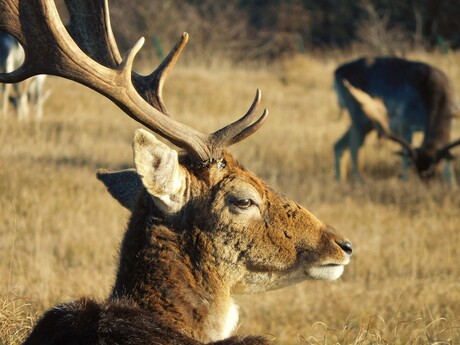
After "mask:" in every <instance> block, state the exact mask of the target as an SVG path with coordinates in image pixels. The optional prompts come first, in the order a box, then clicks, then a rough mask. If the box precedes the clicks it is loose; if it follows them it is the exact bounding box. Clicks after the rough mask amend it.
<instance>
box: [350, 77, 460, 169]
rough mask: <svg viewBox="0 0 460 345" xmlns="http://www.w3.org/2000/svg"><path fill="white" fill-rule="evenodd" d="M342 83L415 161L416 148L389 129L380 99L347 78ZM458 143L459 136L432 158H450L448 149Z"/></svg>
mask: <svg viewBox="0 0 460 345" xmlns="http://www.w3.org/2000/svg"><path fill="white" fill-rule="evenodd" d="M343 84H344V85H345V87H346V88H347V89H348V91H349V92H350V93H351V95H352V96H353V97H354V98H355V99H356V101H357V102H358V103H359V104H360V105H361V107H362V110H363V112H364V114H365V115H366V116H367V117H368V118H369V119H370V120H371V121H374V122H376V123H378V124H379V125H380V127H381V129H382V131H383V133H384V135H385V136H386V137H387V138H388V139H390V140H393V141H394V142H397V143H398V144H400V145H401V146H402V148H403V149H404V150H405V151H406V152H407V154H408V155H409V157H410V158H411V160H412V161H415V160H416V158H417V149H416V148H414V147H413V146H412V144H411V143H409V142H408V141H407V140H405V139H404V138H403V137H401V136H399V135H398V134H396V133H394V132H393V131H392V130H391V129H390V123H389V117H388V112H387V109H386V107H385V105H384V104H383V102H382V100H380V99H375V98H372V97H371V96H370V95H369V94H367V93H366V92H364V91H362V90H360V89H357V88H355V87H354V86H353V85H351V84H350V82H349V81H348V80H343ZM458 145H460V138H459V139H457V140H455V141H453V142H451V143H449V144H447V145H445V146H443V147H441V148H440V149H438V150H437V151H436V155H435V157H434V159H435V160H436V161H437V162H439V161H440V160H441V159H446V158H447V159H449V158H451V155H450V152H449V150H451V149H452V148H454V147H455V146H458Z"/></svg>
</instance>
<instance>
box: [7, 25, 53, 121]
mask: <svg viewBox="0 0 460 345" xmlns="http://www.w3.org/2000/svg"><path fill="white" fill-rule="evenodd" d="M23 60H24V50H23V49H22V47H21V45H20V44H19V43H18V42H17V41H16V40H15V39H14V37H13V36H11V35H9V34H8V33H6V32H0V72H3V73H9V72H12V71H14V70H15V69H16V68H18V67H19V66H20V65H21V64H22V62H23ZM45 78H46V76H45V75H37V76H34V77H32V78H29V79H27V80H26V81H24V82H21V83H15V84H14V85H13V88H11V85H9V84H2V87H1V97H0V102H1V106H0V107H1V112H2V114H3V116H5V115H6V114H7V113H8V106H9V104H10V103H12V104H13V105H14V108H15V110H16V114H17V117H18V119H20V120H24V119H27V118H29V115H30V114H33V115H34V117H35V119H36V120H38V121H39V120H41V119H42V117H43V105H44V103H45V101H46V99H47V98H48V96H49V91H46V92H44V87H43V86H44V83H45ZM12 91H13V92H12Z"/></svg>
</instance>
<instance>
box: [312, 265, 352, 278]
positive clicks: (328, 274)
mask: <svg viewBox="0 0 460 345" xmlns="http://www.w3.org/2000/svg"><path fill="white" fill-rule="evenodd" d="M343 270H344V267H343V265H338V266H319V267H312V268H310V269H309V270H308V274H309V275H310V276H311V277H312V278H313V279H322V280H335V279H337V278H339V277H340V276H341V275H342V273H343Z"/></svg>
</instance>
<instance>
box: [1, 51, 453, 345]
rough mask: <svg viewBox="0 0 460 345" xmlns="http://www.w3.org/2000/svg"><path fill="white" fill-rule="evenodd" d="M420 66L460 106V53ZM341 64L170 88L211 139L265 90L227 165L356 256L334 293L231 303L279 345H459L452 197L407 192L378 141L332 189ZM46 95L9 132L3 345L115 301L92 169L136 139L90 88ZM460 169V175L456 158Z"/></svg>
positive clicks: (296, 62)
mask: <svg viewBox="0 0 460 345" xmlns="http://www.w3.org/2000/svg"><path fill="white" fill-rule="evenodd" d="M348 58H350V56H348ZM411 58H416V59H420V60H423V61H426V62H429V63H432V64H434V65H436V66H438V67H440V68H441V69H443V70H444V71H445V72H447V74H448V75H449V76H450V78H451V79H452V81H453V83H454V86H455V89H456V90H457V94H458V95H460V54H458V53H457V54H455V53H451V54H449V55H445V56H438V55H433V54H432V55H427V54H419V55H414V56H411ZM344 59H346V57H345V58H344V57H337V56H335V57H334V56H328V57H327V59H324V58H321V57H312V56H299V57H297V58H295V59H291V60H289V61H284V62H280V63H277V64H275V65H264V66H256V67H254V66H248V67H241V66H239V67H231V66H224V65H223V64H219V63H216V64H215V66H211V67H205V66H187V67H183V66H184V64H183V65H182V67H181V66H178V67H176V69H175V70H174V72H173V74H172V75H171V77H170V78H169V79H168V82H167V84H166V88H165V100H166V103H167V105H168V109H169V110H170V111H171V113H173V114H176V115H175V117H176V118H177V119H180V120H181V121H183V122H185V123H187V124H189V125H191V126H194V127H196V128H198V129H200V130H203V131H206V132H210V131H212V130H215V129H216V128H218V127H220V126H222V125H223V124H225V123H228V122H230V121H231V120H234V119H236V118H237V117H239V116H240V115H242V114H243V113H245V111H246V110H247V107H249V105H250V103H251V101H252V99H253V96H254V93H255V90H256V88H257V87H258V88H261V90H262V95H263V96H262V104H263V106H264V107H267V108H268V109H269V111H270V115H269V118H268V120H267V122H266V124H265V125H264V127H263V128H262V129H261V130H260V131H259V132H257V133H256V134H255V135H254V136H252V137H251V138H249V139H247V140H246V141H244V142H243V143H241V144H239V145H236V146H235V147H234V148H233V149H232V152H233V153H234V154H235V156H236V157H237V158H238V159H239V160H240V161H241V162H242V163H243V164H244V165H245V166H246V167H248V168H249V169H250V170H253V171H255V172H256V173H258V174H259V176H261V177H263V178H264V179H265V180H267V181H268V182H269V183H270V184H271V185H272V186H273V187H274V188H275V189H277V190H278V191H281V192H283V193H285V194H286V195H288V196H289V197H291V198H293V199H294V200H296V201H298V202H300V203H301V204H302V205H304V206H306V207H307V208H308V209H309V210H311V211H312V212H313V213H314V214H316V215H317V216H318V217H319V218H320V219H322V220H323V221H325V222H327V223H329V224H331V225H333V226H334V227H336V228H337V229H338V230H340V232H342V233H343V234H345V235H347V236H348V237H349V238H350V239H351V240H352V242H353V244H354V247H355V253H356V254H355V255H354V256H353V259H352V262H351V264H350V265H349V266H348V267H347V268H346V270H345V273H344V275H343V277H342V278H341V279H339V280H338V281H334V282H322V281H308V282H304V283H302V284H299V285H296V286H293V287H290V288H286V289H283V290H279V291H273V292H268V293H264V294H260V295H255V296H239V297H237V300H238V302H239V305H240V326H239V328H238V332H239V333H241V334H249V333H251V334H265V335H267V336H268V337H270V338H272V339H274V344H340V345H344V344H460V265H459V262H460V193H459V190H453V189H452V188H449V187H448V186H446V185H445V184H443V183H442V182H441V181H435V182H434V183H432V184H431V185H429V186H426V185H422V184H421V183H420V182H419V181H418V180H417V179H416V177H415V176H412V178H411V180H410V181H409V182H401V181H400V180H399V179H398V178H397V175H398V172H399V160H398V158H397V157H396V156H395V155H394V154H393V153H394V151H396V150H397V149H398V147H397V146H395V145H394V144H392V143H389V142H384V143H378V142H377V139H376V137H375V136H374V135H371V136H369V138H368V139H367V142H366V145H365V147H364V149H363V150H362V156H361V158H362V159H361V161H362V169H363V173H364V175H365V176H366V182H365V183H364V185H356V184H354V183H352V181H349V182H348V183H342V184H339V183H336V182H335V181H334V178H333V156H332V145H333V143H334V141H335V140H336V139H337V138H338V137H339V136H340V135H341V134H342V133H343V132H344V131H345V129H346V127H347V126H348V123H349V119H348V117H347V116H344V117H343V118H340V119H339V118H338V107H337V102H336V98H335V94H334V93H333V91H332V87H331V84H332V72H333V70H334V68H335V67H336V66H337V65H338V64H339V63H341V62H343V61H344ZM48 87H49V88H50V89H51V91H52V95H51V97H50V99H49V100H48V102H47V104H46V107H45V117H44V119H43V121H42V122H41V123H39V124H36V123H33V122H30V123H25V122H24V123H22V122H18V121H16V120H15V119H12V118H3V119H1V123H2V124H1V126H0V165H1V169H0V277H1V278H0V343H1V344H18V343H20V342H21V341H22V340H23V339H24V338H25V337H26V335H27V334H28V332H29V331H30V329H31V327H32V325H33V323H34V322H35V321H36V320H37V318H38V317H39V316H40V314H41V313H42V312H43V311H44V310H46V309H47V308H50V307H52V306H53V305H55V304H57V303H60V302H64V301H69V300H72V299H74V298H77V297H79V296H82V295H86V296H94V297H96V298H99V299H103V298H104V297H105V296H107V294H108V292H109V290H110V288H111V284H112V282H113V280H114V273H115V268H116V267H115V265H116V260H117V248H118V245H119V242H120V240H121V237H122V234H123V231H124V228H125V225H126V222H127V220H128V217H129V214H128V212H127V211H126V210H124V209H123V208H122V207H121V206H119V205H118V203H117V202H116V201H115V200H113V199H112V198H111V197H110V196H109V194H108V193H107V192H106V191H105V188H104V187H103V185H102V184H101V183H100V182H99V181H97V180H96V178H95V171H96V169H97V168H100V167H103V168H109V169H121V168H125V167H129V166H131V165H132V163H131V162H132V155H131V137H132V134H133V130H134V129H135V128H137V127H139V126H138V125H137V124H136V123H134V121H133V120H131V119H130V118H128V117H127V116H125V115H123V114H122V112H121V111H120V110H119V109H118V108H117V107H115V106H114V105H113V104H111V103H110V102H109V101H107V100H105V99H103V97H102V96H99V95H97V94H95V93H94V92H92V91H90V90H89V89H86V88H84V87H82V86H78V85H76V84H72V83H71V82H68V81H65V80H62V79H56V78H51V79H49V82H48ZM454 134H455V135H454V136H455V137H458V136H460V123H459V122H458V121H457V122H456V123H455V126H454ZM418 139H420V138H418ZM459 151H460V148H457V149H456V151H455V152H454V153H457V154H460V152H459ZM455 165H456V170H457V172H458V175H459V176H460V160H457V161H456V163H455Z"/></svg>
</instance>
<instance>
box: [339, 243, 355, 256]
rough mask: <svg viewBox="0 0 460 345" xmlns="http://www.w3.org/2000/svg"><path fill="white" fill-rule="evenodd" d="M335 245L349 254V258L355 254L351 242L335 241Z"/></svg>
mask: <svg viewBox="0 0 460 345" xmlns="http://www.w3.org/2000/svg"><path fill="white" fill-rule="evenodd" d="M335 243H337V244H338V246H339V247H340V248H341V249H342V250H343V251H344V252H345V254H347V255H348V256H351V255H352V254H353V246H352V245H351V242H350V241H341V242H338V241H335Z"/></svg>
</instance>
